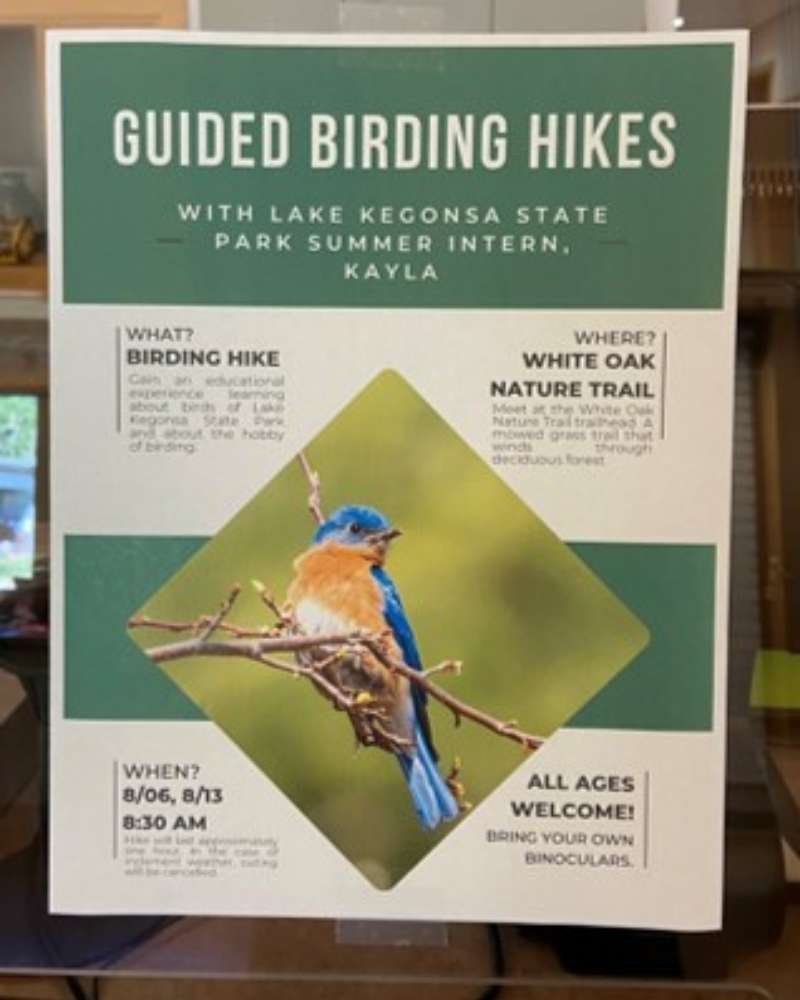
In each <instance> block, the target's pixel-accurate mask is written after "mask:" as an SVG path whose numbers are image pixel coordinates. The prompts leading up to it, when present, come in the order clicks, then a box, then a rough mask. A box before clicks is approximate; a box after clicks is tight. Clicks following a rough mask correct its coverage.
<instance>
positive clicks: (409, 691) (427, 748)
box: [288, 505, 458, 829]
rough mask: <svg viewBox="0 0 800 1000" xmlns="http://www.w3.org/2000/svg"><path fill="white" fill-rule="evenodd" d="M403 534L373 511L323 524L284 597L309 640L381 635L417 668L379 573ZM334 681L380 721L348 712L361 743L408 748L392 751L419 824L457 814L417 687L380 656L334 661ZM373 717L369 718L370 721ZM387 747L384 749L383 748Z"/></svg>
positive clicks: (348, 509)
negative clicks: (384, 737)
mask: <svg viewBox="0 0 800 1000" xmlns="http://www.w3.org/2000/svg"><path fill="white" fill-rule="evenodd" d="M399 534H400V532H399V531H398V530H397V529H396V528H393V527H392V526H391V524H390V523H389V521H388V520H387V518H386V517H384V515H383V514H381V513H380V512H379V511H377V510H375V509H374V508H372V507H361V506H352V505H351V506H345V507H340V508H339V509H338V510H336V511H334V513H333V514H331V516H330V517H329V518H328V520H327V521H325V523H324V524H322V525H320V527H319V528H318V529H317V531H316V532H315V534H314V537H313V539H312V544H311V547H310V548H309V549H308V550H307V551H306V552H304V553H303V554H302V555H301V556H299V557H298V558H297V559H296V560H295V563H294V569H295V577H294V580H293V581H292V583H291V585H290V587H289V591H288V598H289V601H290V602H291V604H292V605H293V607H294V610H295V615H296V618H297V621H298V623H299V625H300V626H301V627H302V628H303V630H304V631H305V632H307V633H308V634H310V635H322V634H342V633H349V632H354V631H359V630H363V631H368V632H370V633H373V634H381V635H384V640H383V641H384V642H386V644H387V649H388V652H389V653H390V655H391V656H393V657H395V658H397V659H398V660H400V661H401V662H404V663H405V664H407V665H408V666H409V667H412V668H414V669H415V670H421V669H422V661H421V660H420V655H419V651H418V650H417V643H416V640H415V639H414V633H413V631H412V629H411V625H410V624H409V622H408V618H407V617H406V613H405V610H404V608H403V604H402V601H401V600H400V595H399V594H398V592H397V588H396V587H395V585H394V583H393V582H392V579H391V577H390V576H389V574H388V573H387V572H386V570H385V569H384V561H385V559H386V553H387V549H388V547H389V543H390V541H391V540H392V539H393V538H396V537H397V536H398V535H399ZM333 669H334V670H335V679H336V682H337V683H338V684H339V685H340V686H343V687H345V688H349V689H351V690H356V691H362V692H366V693H367V694H368V695H369V696H370V699H371V701H370V706H374V707H375V708H377V709H378V710H379V711H380V721H375V722H370V721H367V720H366V717H362V716H359V714H358V713H353V714H352V715H351V716H350V721H351V722H352V724H353V728H354V729H355V731H356V736H357V738H358V739H359V741H360V742H361V743H366V744H368V745H369V744H375V743H380V739H378V738H376V735H375V732H374V728H373V727H374V726H376V725H377V726H381V727H383V729H384V730H385V732H387V733H388V734H389V735H390V736H391V737H392V738H395V740H396V738H398V737H399V740H400V741H404V744H405V745H400V746H398V745H397V742H396V743H395V746H394V747H393V752H394V754H395V756H396V757H397V760H398V762H399V764H400V767H401V769H402V771H403V775H404V776H405V779H406V783H407V784H408V788H409V791H410V793H411V798H412V800H413V802H414V808H415V810H416V813H417V816H418V818H419V821H420V823H421V824H422V825H423V826H424V827H426V828H427V829H433V828H434V827H435V826H437V825H438V824H439V823H440V822H442V821H443V820H449V819H453V817H455V816H456V815H457V814H458V805H457V804H456V801H455V799H454V797H453V794H452V793H451V791H450V789H449V788H448V787H447V784H446V782H445V781H444V779H443V778H442V775H441V774H440V773H439V769H438V767H437V764H436V761H437V759H438V757H437V754H436V751H435V749H434V746H433V741H432V739H431V726H430V721H429V719H428V711H427V707H426V701H427V697H426V694H425V692H424V691H423V690H422V688H420V687H419V686H418V685H417V684H413V683H412V682H411V681H409V680H408V678H406V677H403V676H402V675H400V674H398V673H395V672H393V671H391V670H389V669H388V668H387V667H386V665H385V664H384V663H382V662H381V661H380V660H379V659H378V658H377V657H375V656H371V655H362V656H359V657H358V659H357V660H355V659H353V658H350V660H349V662H348V659H347V658H346V657H344V658H342V659H341V660H339V661H338V662H337V664H336V666H335V667H334V668H333ZM373 718H374V717H373ZM384 745H385V744H384Z"/></svg>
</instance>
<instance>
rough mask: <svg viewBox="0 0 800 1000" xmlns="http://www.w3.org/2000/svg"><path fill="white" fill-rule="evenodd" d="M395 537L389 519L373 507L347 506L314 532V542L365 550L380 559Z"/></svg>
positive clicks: (395, 532)
mask: <svg viewBox="0 0 800 1000" xmlns="http://www.w3.org/2000/svg"><path fill="white" fill-rule="evenodd" d="M399 534H400V532H399V531H398V530H397V528H393V527H392V525H391V523H390V522H389V519H388V518H387V517H386V516H385V515H384V514H381V512H380V511H379V510H375V508H374V507H363V506H361V505H359V504H347V505H346V506H344V507H339V508H338V509H337V510H335V511H334V512H333V513H332V514H331V515H330V517H329V518H328V520H327V521H325V523H324V524H321V525H320V526H319V527H318V528H317V530H316V531H315V532H314V542H315V543H316V544H320V543H321V542H338V543H339V544H340V545H361V546H367V547H368V548H369V549H372V550H375V552H376V554H377V555H379V556H380V557H381V558H382V557H383V555H385V553H386V548H387V546H388V544H389V542H390V541H391V540H392V539H393V538H397V536H398V535H399Z"/></svg>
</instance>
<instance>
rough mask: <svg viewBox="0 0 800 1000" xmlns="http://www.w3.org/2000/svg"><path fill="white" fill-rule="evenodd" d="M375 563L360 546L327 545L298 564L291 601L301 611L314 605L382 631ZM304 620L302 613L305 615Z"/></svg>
mask: <svg viewBox="0 0 800 1000" xmlns="http://www.w3.org/2000/svg"><path fill="white" fill-rule="evenodd" d="M372 565H373V562H372V561H371V560H370V558H369V557H368V556H367V555H365V553H364V552H363V551H362V550H361V549H360V548H359V547H358V546H352V545H339V544H337V543H335V542H327V543H325V544H323V545H315V546H314V547H313V548H311V549H309V550H308V551H307V552H304V553H303V555H301V556H298V558H297V559H296V560H295V562H294V569H295V578H294V580H293V581H292V583H291V585H290V587H289V592H288V598H289V601H290V602H291V603H292V605H293V606H294V608H295V609H297V611H298V612H301V611H302V607H303V605H304V602H305V603H307V602H314V603H315V604H317V605H319V606H321V607H323V608H325V609H326V611H328V612H330V613H331V614H332V615H334V616H335V617H337V618H339V619H340V620H341V623H342V626H343V627H347V626H348V625H350V626H351V627H352V626H355V627H357V628H363V629H368V630H370V631H373V632H382V631H383V630H384V629H385V628H386V622H385V620H384V617H383V595H382V594H381V590H380V587H379V586H378V583H377V582H376V580H375V579H374V577H373V576H372V573H371V567H372ZM301 617H302V614H301Z"/></svg>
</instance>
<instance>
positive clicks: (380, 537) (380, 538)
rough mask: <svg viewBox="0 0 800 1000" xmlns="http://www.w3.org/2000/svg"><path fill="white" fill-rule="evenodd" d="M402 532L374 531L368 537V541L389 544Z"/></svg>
mask: <svg viewBox="0 0 800 1000" xmlns="http://www.w3.org/2000/svg"><path fill="white" fill-rule="evenodd" d="M402 534H403V532H402V531H401V530H400V529H399V528H384V529H383V530H382V531H376V532H375V533H374V534H372V535H371V536H370V541H373V542H391V540H392V539H393V538H398V537H399V536H400V535H402Z"/></svg>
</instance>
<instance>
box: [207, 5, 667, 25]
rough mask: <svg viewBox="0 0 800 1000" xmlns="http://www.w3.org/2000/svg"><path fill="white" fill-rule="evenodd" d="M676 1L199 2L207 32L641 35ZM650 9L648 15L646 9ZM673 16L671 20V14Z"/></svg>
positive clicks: (662, 17)
mask: <svg viewBox="0 0 800 1000" xmlns="http://www.w3.org/2000/svg"><path fill="white" fill-rule="evenodd" d="M676 2H677V0H439V2H438V3H437V2H433V0H402V2H401V3H388V2H386V0H371V2H370V0H302V2H299V0H266V2H258V0H198V6H199V17H200V27H202V28H204V29H206V30H254V31H340V30H342V28H345V29H351V30H383V31H396V30H401V28H402V27H403V25H405V27H406V30H418V31H424V30H426V26H429V27H428V29H427V30H436V31H455V32H459V31H464V32H479V31H485V32H492V31H496V32H569V31H581V32H590V31H642V30H644V29H645V28H647V27H648V22H649V21H650V20H651V19H652V16H653V14H652V11H653V10H656V11H658V12H659V16H660V18H661V20H663V19H664V18H665V16H666V15H664V14H663V13H661V10H662V8H666V9H668V10H672V8H673V7H674V5H675V3H676ZM648 8H649V10H648ZM673 16H674V15H673Z"/></svg>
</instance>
